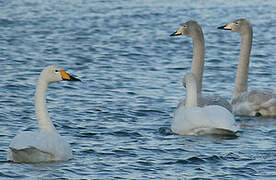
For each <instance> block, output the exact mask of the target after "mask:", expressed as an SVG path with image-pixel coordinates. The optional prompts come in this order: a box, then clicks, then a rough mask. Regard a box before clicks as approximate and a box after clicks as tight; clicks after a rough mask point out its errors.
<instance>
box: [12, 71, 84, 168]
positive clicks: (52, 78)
mask: <svg viewBox="0 0 276 180" xmlns="http://www.w3.org/2000/svg"><path fill="white" fill-rule="evenodd" d="M62 80H68V81H80V80H79V79H77V78H74V77H73V76H70V75H69V74H67V73H66V72H65V71H63V70H61V69H59V68H58V67H56V66H48V67H46V68H45V69H44V70H43V71H42V72H41V74H40V78H39V80H38V83H37V88H36V94H35V112H36V117H37V121H38V126H39V129H40V131H37V132H25V131H24V132H21V133H19V134H18V135H16V136H15V137H14V138H13V139H12V141H11V143H10V146H9V151H8V154H7V160H9V161H13V162H19V163H37V162H50V161H66V160H69V159H71V158H72V150H71V148H70V145H69V144H68V143H67V142H66V141H65V140H64V139H63V138H62V137H61V136H60V135H59V133H58V132H57V131H56V129H55V127H54V125H53V123H52V121H51V120H50V118H49V115H48V111H47V107H46V93H47V88H48V85H49V84H51V83H53V82H58V81H62Z"/></svg>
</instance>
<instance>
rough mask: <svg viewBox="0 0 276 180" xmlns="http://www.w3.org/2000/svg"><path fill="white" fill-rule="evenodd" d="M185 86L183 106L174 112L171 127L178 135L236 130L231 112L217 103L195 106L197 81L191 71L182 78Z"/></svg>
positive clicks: (232, 131)
mask: <svg viewBox="0 0 276 180" xmlns="http://www.w3.org/2000/svg"><path fill="white" fill-rule="evenodd" d="M183 85H184V87H186V100H185V101H186V102H185V106H178V107H177V109H176V111H175V112H174V117H173V122H172V125H171V129H172V131H173V132H174V133H176V134H180V135H199V134H229V133H230V134H234V133H235V132H236V131H237V130H238V126H237V125H236V124H235V118H234V116H233V114H232V113H231V112H230V111H228V110H227V109H226V108H224V107H222V106H218V105H208V106H204V107H198V106H197V95H198V93H197V87H196V86H197V83H196V79H195V76H194V75H193V73H187V74H186V75H185V76H184V78H183Z"/></svg>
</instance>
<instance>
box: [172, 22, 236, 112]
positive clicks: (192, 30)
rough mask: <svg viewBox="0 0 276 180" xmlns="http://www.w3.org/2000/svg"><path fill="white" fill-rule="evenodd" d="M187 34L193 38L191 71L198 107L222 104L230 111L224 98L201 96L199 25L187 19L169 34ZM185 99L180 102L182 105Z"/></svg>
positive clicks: (201, 33) (202, 53)
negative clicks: (195, 86)
mask: <svg viewBox="0 0 276 180" xmlns="http://www.w3.org/2000/svg"><path fill="white" fill-rule="evenodd" d="M179 35H183V36H188V37H191V38H192V39H193V53H194V54H193V61H192V66H191V72H192V73H193V74H194V75H195V77H196V81H197V92H198V105H199V106H200V107H203V106H206V105H219V106H223V107H225V108H226V109H228V110H229V111H232V106H231V104H230V103H229V102H228V101H227V100H226V99H224V98H222V97H220V96H217V95H212V96H203V95H202V94H201V87H202V76H203V69H204V55H205V54H204V51H205V50H204V48H205V47H204V36H203V32H202V29H201V27H200V25H199V24H198V23H197V22H196V21H188V22H186V23H184V24H183V25H182V26H181V27H180V28H179V29H178V30H177V31H176V32H174V33H172V34H171V35H170V36H179ZM184 103H185V100H184V101H182V102H181V104H182V105H184Z"/></svg>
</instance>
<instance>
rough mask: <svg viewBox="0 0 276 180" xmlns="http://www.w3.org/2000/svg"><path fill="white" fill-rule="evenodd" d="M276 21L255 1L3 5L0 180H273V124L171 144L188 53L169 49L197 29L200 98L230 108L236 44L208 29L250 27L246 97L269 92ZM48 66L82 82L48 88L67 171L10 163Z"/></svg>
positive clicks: (249, 121) (28, 0) (181, 45)
mask: <svg viewBox="0 0 276 180" xmlns="http://www.w3.org/2000/svg"><path fill="white" fill-rule="evenodd" d="M275 12H276V2H275V1H262V0H251V1H249V0H248V1H242V2H240V1H238V0H229V1H219V0H206V1H194V0H187V1H181V0H180V1H168V0H161V1H157V0H156V1H153V0H144V1H134V0H129V1H124V0H118V1H111V0H110V1H104V0H103V1H97V0H96V1H82V0H74V1H73V0H71V1H65V0H61V1H53V0H47V1H44V0H15V1H0V70H1V72H0V79H1V81H0V119H1V121H0V137H1V141H0V147H1V150H0V159H1V162H0V169H1V170H0V177H1V178H3V179H7V178H17V179H20V178H25V179H30V178H34V177H36V178H38V179H61V178H64V179H81V178H89V179H178V178H179V179H182V178H183V179H185V178H206V179H275V178H276V149H275V147H276V140H275V139H276V121H275V120H276V119H275V118H274V119H272V118H270V119H259V118H240V117H236V120H237V122H238V123H239V124H240V125H241V131H240V132H239V133H238V136H239V137H237V138H226V137H210V136H198V137H189V136H178V135H174V134H172V133H171V132H170V123H171V120H172V114H173V111H174V110H175V108H176V106H177V103H178V102H179V101H180V99H182V98H183V97H184V96H185V90H184V88H183V87H182V84H181V81H182V77H183V75H184V74H185V72H187V71H188V70H189V69H190V65H191V59H192V42H191V39H190V38H187V37H169V34H171V33H172V32H174V31H175V30H176V29H177V28H178V27H179V25H180V24H182V23H184V22H186V21H188V20H191V19H193V20H196V21H198V23H199V24H200V25H201V26H202V29H203V31H204V35H205V40H206V44H205V45H206V63H205V71H204V79H203V93H204V94H213V93H214V92H215V93H216V94H220V95H222V96H224V97H226V98H228V100H230V98H231V94H232V92H233V84H234V76H235V73H236V68H237V60H238V56H239V41H240V37H239V35H238V34H235V33H230V32H223V31H220V30H217V29H216V27H218V26H221V25H224V24H226V23H228V22H230V21H232V20H235V19H237V18H241V17H244V18H248V19H249V20H250V21H251V23H252V25H253V28H254V40H253V48H252V53H251V63H250V70H249V71H250V73H249V87H250V88H249V89H273V88H274V89H275V85H276V80H275V79H276V73H275V70H276V51H275V47H276V32H275V30H276V21H275V19H276V13H275ZM50 64H57V65H59V66H60V67H62V68H64V69H66V70H68V71H69V73H71V74H74V75H75V76H77V77H79V78H80V79H82V82H81V83H70V82H61V83H57V84H52V85H51V87H50V88H49V91H48V97H47V102H48V109H49V111H50V116H51V119H52V120H53V121H54V124H55V126H56V128H57V130H58V131H59V132H60V133H61V135H62V136H63V137H65V138H66V139H67V141H68V142H70V144H71V146H72V148H73V156H74V159H72V160H70V161H68V162H60V163H46V164H16V163H9V162H6V152H7V150H8V145H9V143H10V141H11V139H12V138H13V137H14V136H15V135H16V134H17V133H18V132H20V131H23V130H30V131H33V130H35V129H37V123H36V118H35V115H34V102H33V100H34V92H35V85H36V82H37V79H38V76H39V73H40V71H41V70H42V69H43V68H44V67H45V66H47V65H50Z"/></svg>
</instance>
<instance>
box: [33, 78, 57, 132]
mask: <svg viewBox="0 0 276 180" xmlns="http://www.w3.org/2000/svg"><path fill="white" fill-rule="evenodd" d="M47 89H48V83H47V81H45V79H44V78H43V76H40V78H39V81H38V83H37V87H36V92H35V113H36V118H37V121H38V126H39V128H40V130H46V131H54V132H56V129H55V127H54V125H53V123H52V121H51V120H50V117H49V114H48V109H47V106H46V94H47Z"/></svg>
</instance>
